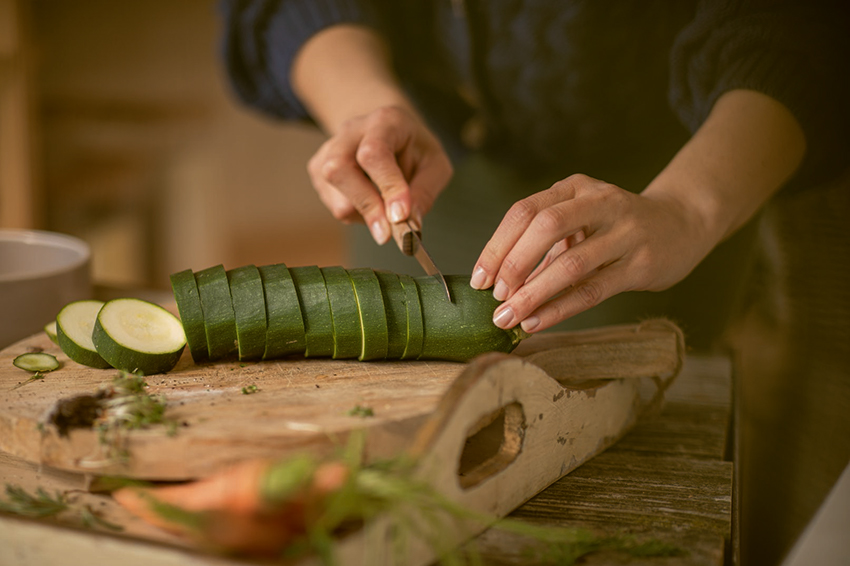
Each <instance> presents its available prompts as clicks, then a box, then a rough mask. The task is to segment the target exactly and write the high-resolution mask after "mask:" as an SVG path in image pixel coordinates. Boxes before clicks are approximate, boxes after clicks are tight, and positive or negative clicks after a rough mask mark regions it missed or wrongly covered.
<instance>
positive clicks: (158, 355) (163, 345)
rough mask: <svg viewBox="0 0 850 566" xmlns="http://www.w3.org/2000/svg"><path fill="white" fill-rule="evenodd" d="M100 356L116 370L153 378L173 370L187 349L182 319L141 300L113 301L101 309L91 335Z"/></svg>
mask: <svg viewBox="0 0 850 566" xmlns="http://www.w3.org/2000/svg"><path fill="white" fill-rule="evenodd" d="M92 341H93V342H94V345H95V348H96V349H97V353H98V354H100V355H101V356H102V357H103V359H104V360H106V361H107V362H109V364H110V365H111V366H112V367H114V368H117V369H120V370H124V371H127V372H130V373H137V374H142V375H152V374H155V373H164V372H167V371H169V370H171V369H172V368H173V367H174V366H175V365H177V361H178V360H179V359H180V355H181V354H182V353H183V349H184V348H185V346H186V334H185V332H184V331H183V325H182V324H181V323H180V320H179V319H178V318H177V317H176V316H174V315H173V314H171V313H170V312H168V311H167V310H165V309H164V308H162V307H161V306H159V305H156V304H154V303H150V302H148V301H144V300H142V299H130V298H125V299H113V300H111V301H108V302H107V303H106V304H104V305H103V307H102V308H101V309H100V312H98V314H97V319H96V321H95V324H94V330H93V332H92Z"/></svg>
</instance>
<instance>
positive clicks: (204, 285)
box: [195, 264, 236, 360]
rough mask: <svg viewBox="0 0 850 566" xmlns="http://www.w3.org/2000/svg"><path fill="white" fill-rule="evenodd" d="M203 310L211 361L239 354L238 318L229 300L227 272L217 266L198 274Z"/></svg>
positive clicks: (196, 275) (197, 281)
mask: <svg viewBox="0 0 850 566" xmlns="http://www.w3.org/2000/svg"><path fill="white" fill-rule="evenodd" d="M195 282H196V283H197V284H198V295H199V296H200V299H201V310H203V313H204V334H205V335H206V339H207V349H208V351H209V357H210V360H220V359H222V358H226V357H228V356H231V355H233V354H235V353H236V314H235V313H234V312H233V303H232V301H231V299H230V285H229V283H228V282H227V272H226V271H225V270H224V266H222V265H220V264H219V265H214V266H213V267H208V268H206V269H203V270H201V271H198V272H197V273H195Z"/></svg>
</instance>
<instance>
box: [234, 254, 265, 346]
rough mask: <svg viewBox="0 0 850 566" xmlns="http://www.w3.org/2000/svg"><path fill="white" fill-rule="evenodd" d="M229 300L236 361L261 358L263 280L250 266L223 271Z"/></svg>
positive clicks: (254, 268)
mask: <svg viewBox="0 0 850 566" xmlns="http://www.w3.org/2000/svg"><path fill="white" fill-rule="evenodd" d="M227 281H228V284H229V285H230V298H231V301H232V302H233V314H234V317H235V319H236V343H237V352H238V354H239V359H240V360H255V359H259V358H262V357H263V353H264V352H265V350H266V326H267V325H266V298H265V294H264V293H263V280H262V279H261V278H260V271H259V270H258V269H257V267H256V266H254V265H246V266H244V267H237V268H236V269H231V270H230V271H228V272H227Z"/></svg>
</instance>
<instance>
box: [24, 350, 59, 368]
mask: <svg viewBox="0 0 850 566" xmlns="http://www.w3.org/2000/svg"><path fill="white" fill-rule="evenodd" d="M12 365H14V366H15V367H18V368H21V369H23V370H26V371H34V372H35V373H47V372H50V371H53V370H55V369H58V368H59V360H57V359H56V356H54V355H53V354H48V353H47V352H28V353H26V354H21V355H20V356H17V357H16V358H15V359H14V360H12Z"/></svg>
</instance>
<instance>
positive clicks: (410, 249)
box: [390, 222, 422, 255]
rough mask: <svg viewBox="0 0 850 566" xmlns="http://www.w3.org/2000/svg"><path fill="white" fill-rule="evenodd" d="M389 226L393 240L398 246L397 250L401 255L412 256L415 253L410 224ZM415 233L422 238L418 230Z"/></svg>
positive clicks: (414, 239)
mask: <svg viewBox="0 0 850 566" xmlns="http://www.w3.org/2000/svg"><path fill="white" fill-rule="evenodd" d="M390 226H391V228H392V232H393V239H394V240H395V243H396V244H397V245H398V249H400V250H401V253H403V254H404V255H413V254H414V253H415V252H416V238H414V237H413V233H414V229H413V227H412V226H411V225H410V223H409V222H399V223H397V224H391V225H390ZM415 232H416V233H417V234H418V235H419V237H420V238H421V237H422V232H421V231H420V230H415Z"/></svg>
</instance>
